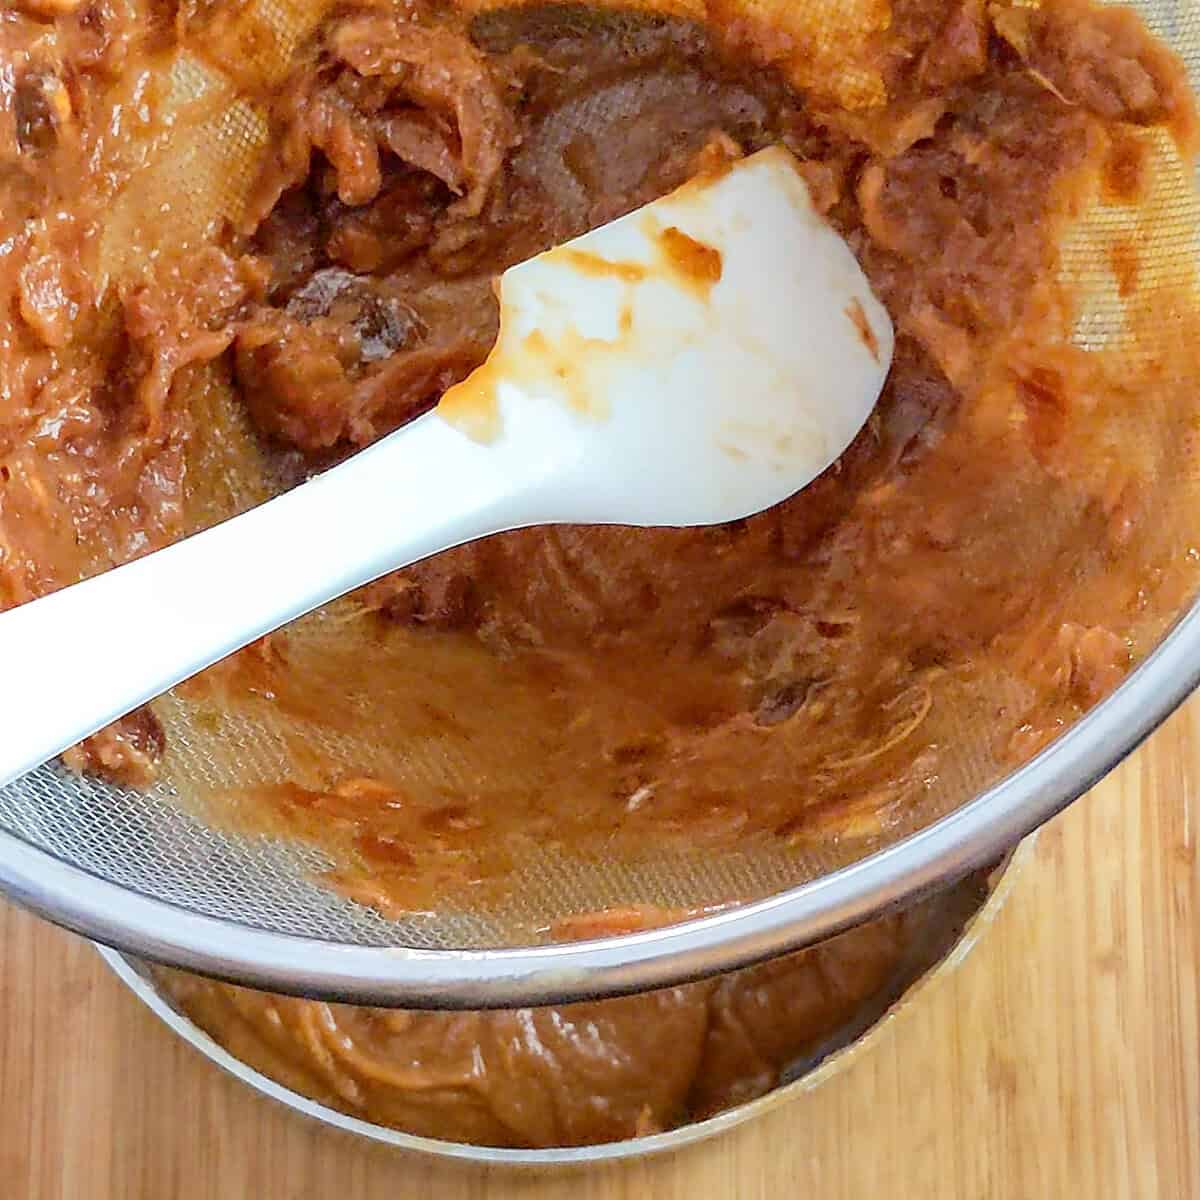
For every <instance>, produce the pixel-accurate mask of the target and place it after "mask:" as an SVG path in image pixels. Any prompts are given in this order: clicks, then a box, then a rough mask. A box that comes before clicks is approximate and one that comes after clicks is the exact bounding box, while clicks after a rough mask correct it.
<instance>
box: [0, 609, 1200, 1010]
mask: <svg viewBox="0 0 1200 1200" xmlns="http://www.w3.org/2000/svg"><path fill="white" fill-rule="evenodd" d="M1198 684H1200V602H1197V603H1194V604H1193V606H1192V608H1191V609H1190V610H1189V612H1188V613H1187V614H1186V615H1185V616H1184V617H1183V618H1182V619H1181V620H1180V621H1179V622H1178V623H1177V624H1176V625H1175V627H1174V628H1173V629H1172V631H1171V632H1170V633H1169V634H1168V635H1167V636H1166V637H1165V638H1164V639H1163V641H1162V642H1161V643H1160V644H1159V646H1158V647H1157V648H1156V649H1155V650H1154V652H1153V653H1151V654H1150V655H1149V656H1148V657H1147V658H1146V660H1145V661H1144V662H1143V663H1142V664H1141V665H1140V666H1139V667H1138V668H1137V669H1136V670H1134V671H1133V672H1132V673H1131V675H1130V676H1129V678H1128V679H1126V680H1125V682H1124V683H1123V684H1122V685H1121V686H1120V687H1119V688H1118V689H1117V690H1116V691H1115V692H1113V693H1112V695H1111V696H1109V697H1108V698H1107V699H1106V700H1104V701H1102V702H1101V703H1100V704H1099V705H1097V706H1096V707H1095V708H1094V709H1093V710H1092V711H1091V712H1090V713H1088V714H1087V715H1086V716H1084V717H1083V718H1081V719H1080V720H1079V721H1078V722H1077V723H1076V724H1075V725H1074V726H1072V727H1071V728H1070V729H1069V730H1068V731H1067V732H1066V733H1065V734H1063V735H1062V736H1061V737H1060V738H1059V739H1058V740H1057V741H1055V742H1053V743H1051V745H1050V746H1049V747H1047V748H1046V749H1045V750H1043V751H1042V753H1041V754H1039V755H1038V756H1037V757H1036V758H1034V759H1033V760H1032V761H1030V762H1029V763H1028V764H1026V765H1025V766H1023V767H1021V768H1020V769H1018V770H1017V771H1015V772H1013V773H1012V774H1011V775H1009V776H1008V777H1007V778H1005V779H1003V780H1001V781H1000V782H999V783H998V784H996V785H995V786H993V787H991V788H989V789H988V790H987V791H985V792H983V793H981V794H980V795H979V796H977V797H975V798H974V799H973V800H971V801H969V802H968V803H967V804H964V805H963V806H962V807H961V808H959V809H957V810H955V811H954V812H952V813H949V814H948V815H946V816H944V817H942V818H941V819H939V820H938V821H936V822H935V823H933V824H931V825H929V826H927V827H926V828H925V829H922V830H920V831H919V832H917V833H915V834H912V835H911V836H909V837H908V838H906V839H904V840H903V841H900V842H897V843H895V844H894V845H892V846H889V847H887V848H885V849H883V850H880V851H877V852H876V853H874V854H871V855H869V856H868V857H866V858H863V859H861V860H860V861H858V862H856V863H854V864H852V865H851V866H848V867H844V868H842V869H840V870H838V871H835V872H833V873H831V874H829V875H826V876H822V877H821V878H819V879H815V880H812V881H810V882H808V883H805V884H802V885H800V886H798V887H795V888H791V889H788V890H787V891H784V892H781V893H779V894H777V895H774V896H772V897H770V898H768V899H766V900H759V901H756V902H754V903H750V904H746V905H743V906H741V907H738V908H735V909H731V910H728V911H724V912H720V913H716V914H712V915H709V916H705V917H700V918H698V919H696V920H693V921H689V922H686V923H684V924H680V925H674V926H669V927H667V928H663V929H655V930H650V931H646V932H640V933H632V934H624V935H621V936H616V937H608V938H599V939H595V940H591V941H585V942H574V943H569V944H566V945H555V946H533V947H517V948H510V949H502V950H424V949H415V948H411V947H382V948H381V947H367V946H354V945H348V944H344V943H335V942H328V941H323V940H320V939H316V938H305V937H299V936H296V935H293V934H283V933H275V932H271V931H267V930H262V929H255V928H252V927H250V926H247V925H244V924H241V923H239V922H235V921H231V920H226V919H221V918H217V917H208V916H200V915H198V914H196V913H192V912H188V911H187V910H185V909H183V908H180V907H178V906H177V905H174V904H171V903H169V902H167V901H164V900H159V899H155V898H152V897H149V896H145V895H142V894H140V893H138V892H134V891H131V890H129V889H126V888H123V887H121V886H119V885H117V884H114V883H110V882H108V881H107V880H104V879H101V878H99V877H98V876H95V875H93V874H91V873H90V872H87V871H84V870H82V869H81V868H79V867H75V866H72V865H70V864H68V863H66V862H64V861H62V860H61V859H59V858H57V857H55V856H53V855H51V854H49V853H47V852H45V851H43V850H39V849H37V848H35V847H34V846H32V845H30V844H29V843H27V842H24V841H22V840H21V839H20V838H18V837H16V836H14V835H12V834H9V833H7V832H0V889H3V890H4V891H5V892H7V893H8V894H9V895H10V896H11V897H12V898H13V899H15V900H17V901H18V902H19V903H21V904H24V905H25V906H26V907H28V908H30V909H32V910H33V911H35V912H37V913H40V914H41V915H42V916H45V917H48V918H49V919H50V920H52V921H54V922H56V923H57V924H60V925H64V926H66V927H67V928H69V929H72V930H74V931H75V932H77V933H81V934H84V935H85V936H87V937H89V938H91V939H92V940H93V941H98V942H102V943H104V944H105V945H109V946H112V947H115V948H117V949H119V950H122V951H125V952H127V953H130V954H134V955H136V956H137V957H139V958H143V959H149V960H152V961H155V962H160V963H164V964H167V965H170V966H174V967H180V968H183V969H185V970H190V971H195V972H198V973H199V974H204V975H212V976H216V977H218V978H223V979H228V980H232V981H234V982H238V983H243V984H248V985H250V986H252V987H258V988H262V989H265V990H268V991H276V992H288V993H293V994H298V995H308V996H314V997H320V998H323V999H329V1000H342V1001H347V1002H350V1003H357V1004H372V1005H385V1006H395V1007H413V1008H461V1009H478V1008H501V1007H503V1008H517V1007H522V1006H526V1005H540V1004H557V1003H565V1002H568V1001H572V1000H581V999H587V998H592V997H599V996H612V995H621V994H627V993H632V992H641V991H647V990H650V989H653V988H658V987H665V986H669V985H673V984H676V983H682V982H686V981H689V980H692V979H698V978H701V977H704V976H707V975H715V974H720V973H722V972H726V971H731V970H734V969H736V968H738V967H742V966H746V965H748V964H750V963H753V962H757V961H761V960H763V959H767V958H771V957H774V956H776V955H779V954H782V953H785V952H787V951H791V950H798V949H801V948H802V947H804V946H807V945H811V944H812V943H814V942H818V941H821V940H822V939H824V938H826V937H829V936H831V935H832V934H835V933H838V932H840V931H841V930H843V929H847V928H849V927H850V926H852V925H856V924H859V923H861V922H862V921H864V920H867V919H869V918H870V917H873V916H877V915H879V914H880V913H881V912H883V911H885V910H886V909H888V908H891V907H895V906H898V905H901V904H903V903H905V902H907V901H912V900H915V899H917V898H919V897H920V896H922V895H924V894H927V893H928V892H930V891H932V890H933V889H935V888H936V887H938V886H940V885H944V884H946V883H948V882H951V881H954V880H956V879H958V878H961V877H962V876H963V875H965V874H966V873H967V872H968V871H969V870H972V869H974V868H976V867H980V866H983V865H984V864H985V863H986V862H988V861H989V860H990V859H994V858H996V857H998V856H999V855H1000V854H1001V853H1003V852H1004V851H1005V850H1007V849H1009V848H1011V847H1012V846H1013V845H1014V844H1015V843H1016V842H1017V841H1018V840H1019V839H1020V838H1021V837H1023V836H1024V835H1025V834H1027V833H1029V832H1031V831H1032V830H1033V829H1035V828H1037V827H1038V826H1039V825H1041V824H1042V823H1043V822H1044V821H1046V820H1047V819H1049V818H1050V817H1051V816H1053V815H1054V814H1055V813H1057V812H1059V811H1060V810H1061V809H1063V808H1065V807H1066V806H1067V805H1068V804H1069V803H1071V801H1073V800H1074V799H1076V798H1077V797H1078V796H1080V795H1082V794H1083V792H1085V791H1086V790H1087V789H1088V788H1090V787H1091V786H1092V785H1093V784H1094V783H1096V782H1097V781H1098V780H1099V779H1100V778H1102V777H1103V776H1104V775H1105V774H1106V773H1107V772H1108V771H1109V770H1110V769H1111V768H1112V767H1114V766H1115V765H1116V764H1117V763H1118V762H1120V761H1121V759H1123V758H1124V757H1125V756H1126V755H1127V754H1128V753H1130V752H1131V751H1132V750H1133V749H1134V748H1136V747H1137V746H1138V745H1139V743H1141V742H1142V741H1143V740H1144V739H1145V738H1146V737H1147V736H1149V734H1150V733H1152V732H1153V731H1154V729H1155V728H1157V726H1158V725H1159V724H1161V723H1162V722H1163V721H1164V720H1165V719H1166V718H1167V717H1168V716H1169V715H1170V713H1171V712H1172V711H1173V710H1174V709H1175V708H1176V707H1177V706H1178V705H1179V704H1180V703H1182V701H1183V700H1184V699H1185V698H1186V697H1187V696H1188V694H1189V693H1190V692H1192V691H1193V690H1194V689H1195V688H1196V686H1197V685H1198Z"/></svg>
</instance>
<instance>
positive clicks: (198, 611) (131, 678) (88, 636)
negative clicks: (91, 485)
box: [0, 414, 520, 786]
mask: <svg viewBox="0 0 1200 1200" xmlns="http://www.w3.org/2000/svg"><path fill="white" fill-rule="evenodd" d="M514 491H516V492H519V481H515V480H513V479H512V478H506V477H505V475H504V473H503V472H502V471H501V470H499V469H498V464H497V463H496V461H495V460H494V459H493V458H492V457H491V456H489V454H488V450H487V447H484V446H481V445H479V444H477V443H474V442H472V441H470V440H469V439H467V438H466V437H464V436H463V435H462V434H460V433H458V432H457V431H456V430H454V429H452V428H450V426H448V425H447V424H446V423H445V422H444V421H443V420H441V419H440V418H439V417H438V416H436V415H435V414H430V415H428V416H425V417H422V418H419V419H418V420H417V421H414V422H413V423H412V424H410V425H408V426H406V427H405V428H404V429H401V430H399V431H398V432H397V433H394V434H392V435H391V436H390V437H388V438H385V439H383V441H381V442H379V443H378V444H376V445H375V446H373V447H371V448H370V449H368V450H366V451H364V452H362V453H360V454H358V455H356V456H355V457H354V458H353V459H351V460H350V461H348V462H346V463H344V464H342V465H341V466H338V467H335V468H333V469H332V470H330V471H327V472H325V473H324V474H322V475H319V476H317V477H315V478H313V479H311V480H309V481H308V482H307V483H304V484H302V485H300V486H299V487H297V488H295V489H293V490H292V491H290V492H288V493H286V494H285V495H282V496H279V497H278V498H276V499H274V500H271V501H269V502H267V503H266V504H263V505H261V506H260V507H258V508H256V509H254V510H253V511H251V512H249V513H246V514H243V515H242V516H240V517H238V518H236V519H234V520H231V521H227V522H225V523H223V524H221V525H217V526H214V527H213V528H211V529H209V530H206V531H204V532H202V533H199V534H196V535H195V536H193V537H190V538H187V539H185V540H184V541H182V542H179V543H177V544H176V545H173V546H169V547H167V548H166V549H164V550H161V551H159V552H157V553H155V554H150V555H147V556H146V557H145V558H141V559H138V560H136V561H134V562H131V563H128V564H127V565H125V566H121V567H118V568H117V569H115V570H113V571H109V572H107V573H106V574H103V575H99V576H97V577H95V578H94V579H90V580H87V581H86V582H84V583H80V584H76V585H75V586H73V587H68V588H64V589H63V590H62V591H59V592H55V593H53V594H52V595H49V596H46V597H44V598H42V599H39V600H35V601H32V602H30V603H28V604H25V605H22V606H20V607H18V608H15V609H11V610H9V611H7V612H5V613H2V614H0V786H3V785H5V784H7V783H9V782H10V781H11V780H13V779H15V778H16V777H17V776H19V775H21V774H23V773H24V772H26V771H29V770H31V769H32V768H34V767H36V766H38V765H40V764H41V763H43V762H45V761H46V760H47V759H49V758H51V757H53V756H54V755H56V754H59V753H61V752H62V751H63V750H65V749H66V748H67V747H69V746H71V745H74V744H75V743H76V742H78V741H80V740H81V739H82V738H84V737H86V736H88V735H89V734H92V733H94V732H96V730H98V729H100V728H101V727H103V726H105V725H107V724H108V723H109V722H111V721H113V720H116V719H117V718H118V717H120V716H123V715H124V714H125V713H128V712H130V711H132V710H133V709H135V708H137V707H138V706H139V705H141V704H144V703H145V702H146V701H148V700H150V699H152V698H153V697H155V696H157V695H160V694H161V693H162V692H164V691H166V690H167V689H169V688H171V687H173V686H174V685H175V684H177V683H179V682H180V681H181V680H183V679H186V678H188V677H189V676H191V675H194V674H196V673H197V672H198V671H201V670H203V669H204V668H205V667H207V666H210V665H211V664H212V663H214V662H217V661H218V660H219V659H221V658H224V657H225V656H226V655H227V654H231V653H232V652H233V651H235V650H238V649H240V648H241V647H242V646H245V645H247V644H248V643H249V642H251V641H253V640H254V639H255V638H258V637H261V636H262V635H263V634H265V633H269V632H270V631H271V630H274V629H278V628H279V627H280V626H281V625H284V624H285V623H286V622H288V621H290V620H292V619H293V618H295V617H297V616H300V615H301V614H303V613H305V612H308V611H310V610H311V609H313V608H316V607H317V606H319V605H321V604H324V603H326V602H327V601H329V600H332V599H334V598H335V597H337V596H340V595H342V594H344V593H345V592H347V591H350V590H351V589H353V588H355V587H357V586H359V585H361V584H364V583H368V582H370V581H371V580H373V579H376V578H378V577H379V576H380V575H382V574H384V573H386V572H387V571H389V570H392V569H394V568H396V567H398V566H401V565H404V564H406V563H410V562H415V561H417V560H419V559H422V558H425V557H427V556H429V555H431V554H434V553H436V552H437V551H439V550H444V549H446V548H448V547H450V546H454V545H457V544H459V543H461V542H464V541H467V540H469V539H471V538H473V537H477V536H480V535H482V534H485V533H490V532H494V531H496V530H499V529H502V528H506V527H508V526H510V525H512V524H518V523H520V522H519V520H518V519H517V517H516V516H515V515H514V514H515V512H516V510H515V508H514V507H513V506H512V505H511V504H510V503H509V500H510V499H511V497H512V495H513V493H514Z"/></svg>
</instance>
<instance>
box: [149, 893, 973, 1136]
mask: <svg viewBox="0 0 1200 1200" xmlns="http://www.w3.org/2000/svg"><path fill="white" fill-rule="evenodd" d="M985 895H986V885H985V881H984V880H983V879H982V878H980V877H975V878H972V879H970V880H968V881H966V882H964V883H962V884H960V885H958V886H957V887H955V888H953V889H951V890H950V891H949V892H948V893H946V894H944V895H942V896H941V897H939V898H937V899H935V900H932V901H927V902H925V903H924V904H922V905H920V906H918V907H917V908H916V909H915V910H913V911H912V912H909V913H907V914H905V915H903V916H894V915H893V916H889V917H885V918H882V919H880V920H878V921H875V922H872V923H871V924H868V925H864V926H862V927H860V928H858V929H855V930H853V931H851V932H849V933H846V934H843V935H842V936H841V937H838V938H835V939H833V940H832V941H830V942H827V943H825V944H824V945H822V946H818V947H815V948H813V949H811V950H806V951H802V952H801V953H799V954H793V955H789V956H786V957H784V958H781V959H778V960H776V961H775V962H772V963H767V964H765V965H763V966H758V967H751V968H749V969H747V970H743V971H738V972H736V973H734V974H731V975H726V976H723V977H721V978H719V979H715V980H709V981H705V982H703V983H696V984H690V985H687V986H685V987H676V988H668V989H666V990H663V991H659V992H652V993H649V994H647V995H641V996H629V997H625V998H623V999H616V1000H601V1001H593V1002H589V1003H582V1004H570V1005H563V1006H559V1007H557V1008H533V1009H529V1008H526V1009H516V1010H499V1011H495V1012H473V1013H436V1012H394V1011H387V1010H383V1009H366V1008H352V1007H350V1006H348V1005H343V1004H321V1003H317V1002H315V1001H311V1000H297V999H292V998H289V997H286V996H273V995H268V994H266V993H263V992H253V991H249V990H246V989H244V988H237V987H233V986H231V985H229V984H222V983H215V982H212V981H210V980H204V979H199V978H196V977H195V976H189V975H184V974H182V973H178V972H159V974H158V979H159V982H160V984H161V985H162V986H163V988H164V989H165V990H166V992H167V994H168V995H169V996H171V997H172V998H173V1000H174V1001H175V1003H176V1004H178V1005H179V1006H180V1008H182V1010H183V1011H184V1012H185V1013H187V1015H188V1016H189V1017H191V1019H192V1020H193V1021H195V1022H196V1023H197V1024H198V1025H199V1026H200V1027H201V1028H202V1029H204V1030H206V1031H207V1032H208V1033H210V1034H211V1035H212V1036H213V1037H214V1038H216V1040H217V1041H218V1042H220V1043H221V1044H222V1045H223V1046H225V1047H226V1048H227V1049H228V1050H230V1051H231V1052H232V1053H233V1054H235V1055H236V1056H237V1057H238V1058H240V1059H242V1060H243V1061H244V1062H247V1063H249V1064H250V1065H251V1066H253V1067H256V1068H257V1069H258V1070H260V1071H262V1072H264V1073H265V1074H267V1075H268V1076H270V1077H271V1078H273V1079H276V1080H278V1081H279V1082H281V1083H283V1084H284V1085H285V1086H287V1087H290V1088H292V1089H294V1090H296V1091H299V1092H301V1093H302V1094H304V1095H306V1096H311V1097H314V1098H315V1099H317V1100H319V1101H321V1102H322V1103H325V1104H328V1105H331V1106H332V1107H334V1108H337V1109H340V1110H342V1111H344V1112H348V1113H350V1114H351V1115H353V1116H358V1117H363V1118H365V1119H367V1120H370V1121H374V1122H376V1123H379V1124H383V1125H390V1126H393V1127H395V1128H397V1129H402V1130H405V1131H407V1132H409V1133H415V1134H420V1135H424V1136H426V1137H435V1138H442V1139H445V1140H449V1141H460V1142H469V1143H473V1144H476V1145H487V1146H510V1147H512V1146H516V1147H546V1146H565V1145H587V1144H594V1143H599V1142H606V1141H617V1140H620V1139H623V1138H629V1137H636V1136H643V1135H646V1134H653V1133H659V1132H662V1131H663V1130H667V1129H671V1128H673V1127H675V1126H676V1125H679V1124H682V1123H685V1122H688V1121H695V1120H701V1119H703V1118H705V1117H708V1116H712V1115H713V1114H715V1113H718V1112H720V1111H722V1110H723V1109H727V1108H730V1107H732V1106H734V1105H737V1104H742V1103H745V1102H746V1101H749V1100H752V1099H754V1098H755V1097H756V1096H760V1095H762V1094H763V1093H764V1092H767V1091H769V1090H770V1089H771V1088H773V1087H774V1086H775V1085H776V1084H777V1083H779V1082H780V1080H781V1078H782V1077H783V1076H784V1073H785V1072H788V1071H792V1070H796V1069H798V1068H803V1067H804V1066H806V1065H811V1064H812V1063H814V1062H815V1061H817V1060H819V1059H820V1058H821V1057H822V1056H823V1055H824V1054H826V1053H828V1052H829V1050H830V1049H832V1048H836V1047H837V1046H838V1045H840V1044H841V1043H843V1042H844V1041H845V1040H846V1039H847V1038H849V1037H852V1036H853V1035H854V1033H855V1032H856V1029H857V1028H858V1027H861V1025H862V1024H864V1023H866V1022H868V1021H870V1020H871V1019H872V1018H874V1017H877V1016H878V1015H879V1014H880V1013H881V1012H882V1011H883V1010H884V1009H886V1007H887V1006H888V1005H889V1004H890V1003H891V1002H892V1001H893V1000H894V999H895V998H896V996H897V995H898V993H899V992H900V991H901V990H902V989H903V988H904V987H905V986H907V984H908V983H909V982H911V981H912V980H913V979H915V978H917V977H918V976H919V975H920V974H921V973H922V972H923V971H924V970H926V969H927V968H928V967H930V966H931V965H932V964H933V963H935V962H936V961H937V960H938V958H939V957H940V956H941V955H943V954H945V953H946V952H947V951H948V950H949V948H950V946H951V945H953V943H954V940H955V938H956V936H957V934H958V932H959V931H960V930H961V928H962V925H963V923H964V921H966V920H967V919H968V918H969V917H970V916H971V915H972V913H973V912H974V910H975V908H976V907H977V905H978V904H980V903H981V902H982V900H983V897H984V896H985ZM661 916H662V914H656V913H645V912H636V911H630V912H625V913H617V914H600V915H599V916H598V917H597V918H581V919H578V920H576V921H574V922H571V923H568V924H566V925H564V926H563V927H562V928H561V929H560V930H558V934H559V936H560V937H563V938H577V937H596V936H600V935H602V934H613V933H617V932H625V931H628V930H631V929H639V928H645V927H647V925H653V924H655V923H657V922H658V920H659V919H660V917H661Z"/></svg>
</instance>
